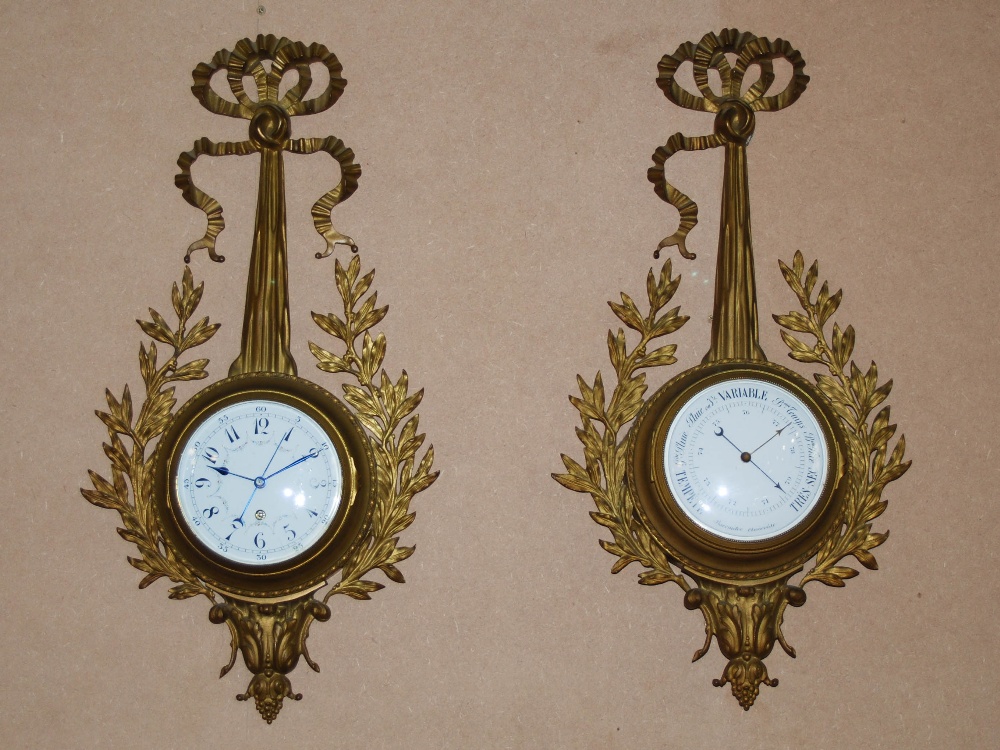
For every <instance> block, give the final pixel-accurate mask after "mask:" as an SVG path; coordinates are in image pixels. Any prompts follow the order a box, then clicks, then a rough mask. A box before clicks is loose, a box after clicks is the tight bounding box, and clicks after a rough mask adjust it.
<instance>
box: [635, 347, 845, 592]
mask: <svg viewBox="0 0 1000 750" xmlns="http://www.w3.org/2000/svg"><path fill="white" fill-rule="evenodd" d="M739 378H754V379H757V380H763V381H765V382H769V383H773V384H775V385H776V386H779V387H782V388H785V389H786V390H788V391H789V392H791V393H792V394H793V395H794V396H795V397H796V398H798V399H799V400H800V401H801V402H802V404H803V405H804V406H805V407H806V408H807V409H808V410H809V411H810V412H811V413H812V415H813V417H814V418H815V419H816V422H817V423H818V424H819V427H820V431H821V433H822V435H823V438H824V440H825V441H826V446H827V472H826V481H825V485H824V487H823V490H822V492H821V493H820V497H819V499H818V500H817V501H816V503H815V504H814V505H813V507H812V508H811V509H810V511H809V512H808V513H807V514H806V516H805V517H804V518H803V520H802V521H801V522H800V523H798V524H797V525H795V526H793V527H792V528H791V529H788V530H787V531H785V532H783V533H781V534H778V535H776V536H773V537H768V538H767V539H762V540H757V541H738V540H733V539H727V538H725V537H722V536H719V535H717V534H714V533H712V532H711V531H708V530H707V529H705V528H703V527H701V526H700V525H698V524H697V523H696V522H695V521H694V520H693V519H691V517H690V516H688V514H687V513H686V512H685V511H684V509H683V508H682V507H681V505H680V504H679V503H678V501H677V500H676V498H675V497H674V496H673V493H671V491H670V487H669V484H668V482H667V477H666V470H665V468H664V462H663V456H664V449H665V444H666V438H667V432H668V431H669V429H670V426H671V424H672V423H673V421H674V419H675V418H676V417H677V415H678V414H679V413H680V411H681V409H682V408H683V407H684V406H685V405H686V404H687V403H688V402H689V400H690V399H691V398H693V397H694V396H695V395H697V394H698V393H699V392H700V391H702V390H703V389H705V388H708V387H710V386H713V385H716V384H718V383H721V382H724V381H728V380H734V379H739ZM847 455H848V446H847V441H846V438H845V436H844V432H843V429H842V428H841V425H840V420H839V419H838V418H837V416H836V414H835V413H834V411H833V409H832V407H831V406H830V405H829V404H828V403H827V401H826V399H825V398H824V397H823V396H822V394H821V393H820V392H819V391H818V389H816V388H815V387H814V386H812V385H811V384H810V383H809V382H808V381H807V380H806V379H805V378H803V377H802V376H800V375H798V374H797V373H795V372H793V371H791V370H789V369H787V368H785V367H782V366H781V365H776V364H774V363H772V362H745V361H734V360H721V361H717V362H711V363H708V364H703V365H700V366H698V367H694V368H692V369H690V370H687V371H686V372H683V373H681V374H680V375H678V376H677V377H675V378H673V379H672V380H670V381H669V382H668V383H667V384H666V385H664V386H663V387H661V388H660V389H659V390H658V391H657V392H656V393H655V394H654V395H653V396H652V398H650V399H649V400H648V401H647V403H646V405H645V406H644V407H643V409H642V411H640V413H639V415H638V416H637V417H636V422H635V426H634V428H633V429H632V431H631V432H630V435H629V443H628V447H627V457H626V462H627V467H628V469H627V472H626V474H627V481H628V484H629V488H630V490H631V491H632V493H633V495H634V497H635V498H636V509H637V511H638V513H639V516H640V518H641V519H642V521H643V523H644V525H645V526H646V527H647V528H648V529H649V531H650V532H651V533H652V535H653V536H654V538H655V539H656V540H657V541H658V542H659V543H660V544H661V545H662V546H663V547H664V548H665V549H666V550H667V552H668V553H669V554H670V555H671V556H672V557H673V558H674V559H675V560H677V562H678V563H679V564H680V565H681V566H682V567H683V568H685V569H686V570H688V571H690V572H692V573H695V574H697V575H699V576H703V577H705V578H709V579H711V580H716V581H721V582H731V581H745V582H750V581H767V580H773V579H776V578H780V577H783V576H787V575H789V574H790V573H793V572H794V571H796V570H798V569H799V568H801V567H802V566H803V565H804V564H805V563H806V561H807V560H809V559H810V558H811V557H812V556H814V555H815V554H816V552H817V551H818V550H819V548H820V546H821V545H822V543H823V541H824V540H825V539H826V538H827V537H828V536H829V534H830V533H832V532H833V531H835V529H836V528H837V526H838V525H839V522H840V519H841V518H842V512H843V507H844V502H845V498H846V493H847V489H848V476H847V470H846V469H847Z"/></svg>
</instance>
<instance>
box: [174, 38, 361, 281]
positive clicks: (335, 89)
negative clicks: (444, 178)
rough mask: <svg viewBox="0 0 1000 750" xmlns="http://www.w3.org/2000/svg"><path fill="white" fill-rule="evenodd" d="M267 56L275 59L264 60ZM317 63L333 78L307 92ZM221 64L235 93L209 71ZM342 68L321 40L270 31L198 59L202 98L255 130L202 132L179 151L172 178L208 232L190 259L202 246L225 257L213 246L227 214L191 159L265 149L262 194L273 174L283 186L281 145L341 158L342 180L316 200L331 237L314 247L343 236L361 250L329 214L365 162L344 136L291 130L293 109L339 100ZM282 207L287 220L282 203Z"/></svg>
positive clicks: (321, 226)
mask: <svg viewBox="0 0 1000 750" xmlns="http://www.w3.org/2000/svg"><path fill="white" fill-rule="evenodd" d="M266 62H269V63H270V65H269V66H266V65H265V63H266ZM313 63H319V64H321V65H323V66H325V67H326V69H327V71H329V74H330V80H329V83H327V85H326V88H325V89H324V90H323V91H322V92H321V93H320V94H318V95H317V96H314V97H312V98H309V99H305V98H304V97H305V95H306V94H307V92H308V91H309V88H310V87H311V85H312V81H313V78H312V72H311V70H310V66H311V65H312V64H313ZM220 70H225V71H226V79H227V80H228V81H229V88H230V90H231V91H232V93H233V96H234V97H235V99H236V101H230V100H228V99H225V98H223V97H221V96H219V94H218V93H216V91H215V90H213V88H212V78H213V77H214V76H215V74H216V73H217V72H218V71H220ZM289 70H294V71H295V72H296V73H297V74H298V81H296V83H295V84H294V85H293V86H291V87H290V88H289V89H288V91H286V92H285V94H284V96H282V97H281V98H280V99H279V98H278V93H279V87H280V85H281V79H282V77H283V76H284V75H285V73H287V72H288V71H289ZM342 71H343V67H342V66H341V64H340V61H339V60H337V57H336V55H334V54H333V53H332V52H330V51H329V50H328V49H327V48H326V47H324V46H323V45H322V44H310V45H308V46H307V45H305V44H303V43H302V42H292V41H290V40H288V39H286V38H284V37H282V38H280V39H279V38H277V37H275V36H274V35H273V34H268V35H267V36H264V35H259V36H258V37H257V39H256V40H251V39H243V40H242V41H240V42H239V43H237V44H236V46H235V48H234V49H233V50H232V51H231V52H230V51H229V50H225V49H224V50H220V51H219V52H217V53H216V54H215V57H213V58H212V61H211V62H210V63H199V65H198V67H196V68H195V69H194V71H193V73H192V77H193V78H194V85H193V86H192V87H191V91H192V92H193V93H194V95H195V97H197V99H198V101H200V102H201V104H202V106H203V107H205V109H207V110H209V111H210V112H214V113H216V114H220V115H225V116H226V117H238V118H242V119H244V120H249V121H250V134H249V138H248V139H247V140H245V141H240V142H237V143H230V142H226V143H214V142H212V141H210V140H209V139H208V138H201V139H199V140H198V141H196V142H195V144H194V148H192V149H191V150H190V151H186V152H184V153H182V154H181V155H180V157H179V158H178V160H177V166H179V167H180V169H181V171H180V173H179V174H178V175H177V176H176V177H175V178H174V183H175V184H176V185H177V187H178V188H180V190H181V192H182V194H183V195H184V198H185V200H187V202H188V203H190V204H191V205H192V206H195V207H196V208H199V209H201V210H202V211H204V212H205V214H206V215H207V216H208V228H207V229H206V231H205V235H204V236H203V237H202V238H201V239H200V240H198V241H196V242H193V243H192V244H191V246H190V247H189V248H188V250H187V254H186V255H185V257H184V260H185V262H190V259H191V254H192V253H193V252H194V251H196V250H202V249H204V250H207V251H208V254H209V257H210V258H211V259H212V260H214V261H217V262H221V261H223V260H225V258H224V257H223V256H221V255H219V254H218V253H216V252H215V239H216V237H218V235H219V233H220V232H222V230H223V229H224V228H225V226H226V223H225V220H224V219H223V218H222V206H221V205H220V204H219V202H218V201H217V200H215V199H214V198H212V197H211V196H210V195H207V194H206V193H205V192H203V191H202V190H200V189H199V188H198V187H197V186H195V184H194V182H193V180H192V179H191V166H192V165H193V164H194V162H195V161H196V160H197V159H198V157H200V156H202V155H204V154H207V155H209V156H230V155H236V156H245V155H247V154H251V153H255V152H256V153H260V154H261V155H262V159H261V185H260V190H261V194H262V195H263V194H264V193H265V192H267V190H268V189H269V188H271V187H277V186H271V185H268V184H266V182H267V181H269V180H272V179H280V180H281V181H282V188H283V179H284V170H283V168H282V166H281V157H280V154H281V152H282V151H289V152H291V153H294V154H313V153H316V152H317V151H324V152H326V153H328V154H330V156H332V157H333V158H334V159H336V160H337V161H338V162H339V164H340V168H341V178H340V182H339V183H338V184H337V186H336V187H334V188H333V189H332V190H330V191H329V192H327V193H326V194H325V195H323V196H322V197H321V198H320V199H319V200H318V201H316V203H315V204H314V205H313V207H312V216H313V223H314V225H315V227H316V231H317V232H319V233H320V235H322V237H323V238H324V239H325V240H326V250H325V251H324V252H322V253H317V254H316V257H317V258H323V257H326V256H328V255H330V254H331V253H332V252H333V250H334V247H335V246H336V245H338V244H344V245H348V246H349V247H350V248H351V249H352V250H353V251H354V252H357V245H356V244H355V243H354V240H352V239H351V238H350V237H348V236H346V235H343V234H341V233H340V232H338V231H336V230H335V229H334V228H333V224H332V222H331V219H330V214H331V211H332V210H333V208H334V207H335V206H337V204H339V203H341V202H342V201H345V200H347V199H348V198H349V197H350V196H351V194H352V193H353V192H354V191H355V190H356V189H357V187H358V178H359V177H360V176H361V167H360V166H358V165H357V164H355V163H354V152H353V151H352V150H351V149H349V148H348V147H347V146H345V145H344V142H343V141H341V140H340V139H339V138H335V137H333V136H328V137H326V138H298V139H292V138H290V137H289V135H290V132H291V118H292V117H295V116H298V115H311V114H316V113H318V112H323V111H325V110H327V109H329V108H330V107H332V106H333V105H334V104H335V103H336V102H337V100H338V99H339V98H340V95H341V94H342V93H343V91H344V87H345V86H346V85H347V81H345V80H344V79H343V78H342V77H341V72H342ZM245 76H250V77H252V78H253V80H254V82H255V83H256V88H257V92H256V93H257V98H256V100H254V99H251V98H250V96H249V95H248V94H247V92H246V90H245V88H244V85H243V80H244V77H245ZM267 157H270V158H267ZM267 162H271V163H272V164H274V163H275V162H276V166H277V169H276V170H265V168H264V167H265V164H266V163H267ZM265 172H267V173H266V174H265ZM280 215H281V219H282V225H283V224H284V221H283V219H284V207H283V206H282V207H281V209H280ZM259 219H260V216H259V215H258V220H259Z"/></svg>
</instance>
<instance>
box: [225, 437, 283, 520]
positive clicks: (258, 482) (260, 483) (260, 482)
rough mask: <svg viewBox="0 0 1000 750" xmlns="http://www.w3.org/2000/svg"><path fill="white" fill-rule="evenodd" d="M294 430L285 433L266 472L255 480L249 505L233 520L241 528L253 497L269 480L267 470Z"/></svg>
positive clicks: (272, 455) (266, 467) (268, 463)
mask: <svg viewBox="0 0 1000 750" xmlns="http://www.w3.org/2000/svg"><path fill="white" fill-rule="evenodd" d="M294 429H295V428H294V427H292V428H291V429H290V430H288V432H286V433H285V436H284V437H283V438H281V440H279V441H278V444H277V445H276V446H274V453H272V454H271V460H270V461H268V462H267V466H265V467H264V471H262V472H261V473H260V476H259V477H257V478H256V479H254V480H253V492H251V493H250V497H249V498H248V499H247V504H246V505H244V506H243V510H242V511H241V512H240V515H239V516H237V517H236V518H235V519H233V520H234V521H239V522H240V525H241V526H242V525H243V514H244V513H246V512H247V508H249V507H250V503H252V502H253V496H254V495H256V494H257V490H259V489H260V488H261V487H263V486H264V482H266V481H267V479H265V478H264V475H265V474H267V470H268V469H270V468H271V463H272V462H273V461H274V457H275V456H277V455H278V451H279V450H281V444H282V443H284V442H286V441H287V440H288V438H290V437H291V436H292V430H294Z"/></svg>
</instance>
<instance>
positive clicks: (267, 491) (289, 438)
mask: <svg viewBox="0 0 1000 750" xmlns="http://www.w3.org/2000/svg"><path fill="white" fill-rule="evenodd" d="M174 481H175V482H176V485H175V490H176V497H177V503H178V508H179V511H180V516H181V518H182V519H183V521H184V523H185V524H186V525H187V527H188V530H189V531H190V532H191V534H192V535H193V536H194V538H195V539H196V540H197V541H198V542H200V543H201V545H203V546H204V547H206V548H208V549H209V550H211V552H212V553H214V554H215V555H218V556H221V557H223V558H224V559H226V560H230V561H232V562H235V563H240V564H244V565H252V566H259V565H273V564H276V563H282V562H285V561H287V560H290V559H291V558H294V557H297V556H298V555H300V554H303V553H304V552H306V551H308V550H309V548H310V547H311V546H313V545H314V544H315V543H316V542H317V541H318V540H319V539H320V538H321V537H322V536H323V534H324V533H325V532H326V530H327V528H328V527H329V526H330V524H331V523H332V522H333V519H334V516H335V515H336V513H337V509H338V508H339V506H340V503H341V497H342V492H343V474H342V469H341V463H340V457H339V456H338V455H337V451H336V449H335V448H334V446H333V445H331V443H330V440H329V438H328V436H327V434H326V432H324V430H323V429H322V427H320V425H319V424H318V423H317V422H316V421H315V420H314V419H312V417H310V416H309V415H308V414H305V413H304V412H302V411H300V410H299V409H296V408H295V407H293V406H290V405H288V404H283V403H279V402H277V401H271V400H265V399H247V400H243V401H238V402H236V403H233V404H230V405H228V406H225V407H224V408H222V409H220V410H218V411H217V412H214V413H212V414H211V416H209V417H208V418H207V419H205V420H204V421H203V422H202V423H201V424H200V425H198V426H197V427H196V428H195V429H194V430H193V432H191V434H190V437H188V439H187V441H186V442H185V444H184V445H183V446H182V447H181V452H180V460H179V462H178V465H177V472H176V476H175V480H174Z"/></svg>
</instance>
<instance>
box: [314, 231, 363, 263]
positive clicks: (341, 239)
mask: <svg viewBox="0 0 1000 750" xmlns="http://www.w3.org/2000/svg"><path fill="white" fill-rule="evenodd" d="M322 234H323V239H324V240H326V250H324V251H323V252H321V253H316V258H317V259H322V258H329V257H330V256H331V255H333V251H334V250H336V249H337V245H347V246H348V247H349V248H351V252H352V253H356V252H358V243H356V242H355V241H354V240H353V239H351V238H350V237H348V236H347V235H346V234H341V233H340V232H338V231H336V230H334V229H330V230H329V231H327V232H323V233H322Z"/></svg>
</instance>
